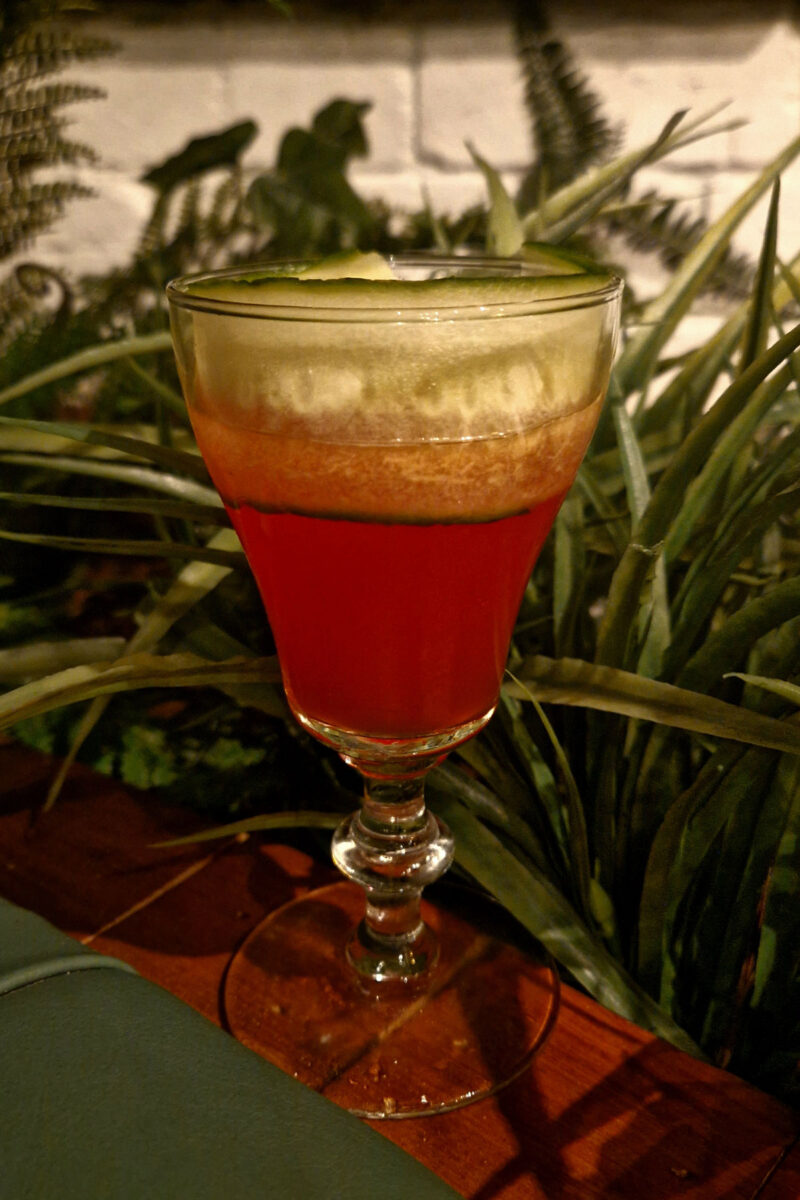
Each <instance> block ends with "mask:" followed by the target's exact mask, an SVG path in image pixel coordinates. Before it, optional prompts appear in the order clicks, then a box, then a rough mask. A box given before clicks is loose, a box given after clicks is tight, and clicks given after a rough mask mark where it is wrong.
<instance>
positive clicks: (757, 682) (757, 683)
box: [730, 671, 800, 706]
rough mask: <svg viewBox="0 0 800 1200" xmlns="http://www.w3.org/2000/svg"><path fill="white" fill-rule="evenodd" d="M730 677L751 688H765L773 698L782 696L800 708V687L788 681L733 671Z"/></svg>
mask: <svg viewBox="0 0 800 1200" xmlns="http://www.w3.org/2000/svg"><path fill="white" fill-rule="evenodd" d="M730 675H731V676H732V677H733V678H734V679H741V680H742V681H743V682H744V683H749V684H750V685H751V687H760V688H763V689H764V691H765V692H770V693H771V694H772V695H773V696H780V697H781V699H782V700H788V701H789V702H790V703H791V704H797V705H798V706H800V686H799V685H798V684H796V683H790V682H789V680H788V679H768V678H766V677H765V676H764V675H748V674H747V673H746V672H741V671H731V672H730Z"/></svg>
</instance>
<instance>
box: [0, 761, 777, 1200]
mask: <svg viewBox="0 0 800 1200" xmlns="http://www.w3.org/2000/svg"><path fill="white" fill-rule="evenodd" d="M51 770H52V764H51V763H50V762H49V761H48V760H46V759H44V758H43V757H41V756H36V755H31V754H29V753H28V752H27V751H23V750H20V749H19V748H17V747H14V746H5V747H0V780H2V781H3V782H2V785H0V792H1V793H2V795H1V796H0V894H3V895H4V896H6V897H8V898H9V899H11V900H13V901H15V902H17V903H19V904H23V905H25V906H26V907H28V908H31V909H34V910H35V911H37V912H39V913H41V914H42V915H43V916H45V917H47V918H48V919H49V920H50V921H52V922H53V923H54V924H55V925H57V926H59V927H60V928H62V929H65V930H67V931H68V932H70V933H72V934H73V935H74V936H76V937H79V938H80V939H81V940H83V941H86V942H88V943H90V944H92V945H93V946H94V947H95V948H97V949H99V950H101V951H103V952H105V953H110V954H113V955H116V956H118V957H120V958H122V959H125V960H126V961H128V962H130V963H131V964H132V965H133V966H134V967H136V968H137V970H139V971H140V972H141V973H142V974H143V975H144V976H146V977H147V978H150V979H152V980H153V981H154V982H156V983H159V984H160V985H161V986H163V987H166V988H167V989H168V990H169V991H171V992H173V993H174V994H175V995H177V996H179V997H180V998H181V999H183V1000H185V1001H186V1002H187V1003H189V1004H191V1005H193V1006H194V1007H195V1008H197V1009H198V1010H199V1011H200V1012H202V1013H204V1014H205V1015H206V1016H207V1017H208V1018H209V1019H211V1020H213V1021H215V1022H216V1023H218V1024H219V1023H223V1022H222V1010H221V1005H220V993H221V985H222V981H223V978H224V975H225V971H226V968H227V966H228V964H229V962H230V960H231V956H232V955H233V953H234V952H235V950H236V948H237V946H239V945H240V944H241V942H242V940H243V939H244V938H245V937H246V935H247V934H248V933H249V931H250V930H251V929H253V928H254V926H255V925H256V924H257V923H258V922H259V920H260V919H261V918H262V917H263V916H264V915H265V914H266V913H268V912H269V911H271V910H272V909H273V908H275V907H277V906H278V905H280V904H282V903H284V902H285V901H286V900H289V899H291V898H293V897H295V896H297V895H300V894H302V893H303V892H305V891H306V890H308V889H309V888H313V887H316V886H319V885H321V884H324V883H326V882H328V881H329V880H330V879H331V878H333V872H332V870H331V868H330V867H329V866H328V865H327V864H326V863H324V862H319V861H317V860H315V859H314V858H311V857H309V855H307V854H306V853H304V852H303V851H301V850H300V849H298V848H297V847H296V846H292V845H290V844H279V843H272V844H264V843H262V842H260V841H259V840H258V839H255V838H249V839H247V840H246V841H229V842H227V843H225V844H222V845H220V844H216V843H211V844H208V843H207V844H205V845H200V846H196V847H189V848H180V849H171V850H165V849H156V848H154V843H155V842H157V841H159V840H163V839H165V838H167V837H169V836H175V835H178V834H180V833H185V832H188V831H190V830H192V829H193V828H196V827H197V825H198V821H197V818H195V817H193V816H192V815H191V814H187V813H185V812H182V811H179V810H175V809H168V808H166V807H165V806H163V805H161V804H160V803H159V802H158V801H155V800H152V799H150V798H147V797H140V796H137V795H134V794H132V793H130V792H128V791H127V790H126V789H124V788H122V787H120V786H119V785H117V784H114V783H111V782H109V781H107V780H105V779H99V778H98V777H97V776H95V775H93V774H92V773H91V772H89V771H86V770H84V769H81V768H77V769H75V770H74V771H73V772H72V774H71V776H70V779H69V782H68V785H67V788H66V790H65V793H64V795H63V797H62V799H61V800H60V802H59V804H58V805H57V806H56V808H55V809H54V810H53V811H52V812H51V813H48V814H46V815H43V816H40V817H39V819H38V820H37V821H35V822H34V823H32V822H31V811H32V806H35V805H37V804H40V803H41V800H42V797H43V795H44V791H45V788H46V780H47V778H48V776H49V773H50V771H51ZM374 1124H375V1127H376V1128H377V1129H379V1131H380V1132H381V1133H382V1134H384V1135H385V1136H387V1137H389V1138H391V1140H392V1141H394V1142H396V1143H398V1144H399V1145H401V1146H403V1147H405V1148H406V1149H407V1150H408V1151H409V1152H410V1153H411V1154H413V1155H415V1156H416V1157H417V1158H419V1159H420V1160H421V1161H423V1162H424V1163H426V1164H427V1165H428V1166H429V1167H431V1168H432V1169H433V1170H434V1171H436V1172H437V1173H438V1174H439V1175H441V1176H442V1177H443V1178H444V1179H446V1180H447V1182H449V1183H450V1184H451V1185H452V1186H454V1187H455V1188H456V1189H457V1190H458V1191H460V1192H461V1194H462V1195H463V1196H465V1197H471V1198H474V1200H545V1198H546V1200H562V1198H563V1200H573V1198H574V1200H593V1198H595V1197H596V1198H598V1200H599V1198H601V1197H602V1198H604V1200H605V1198H607V1197H619V1198H621V1200H625V1198H627V1197H630V1198H631V1200H634V1198H635V1200H643V1198H645V1197H646V1198H647V1200H668V1198H669V1200H672V1198H673V1197H690V1198H692V1200H715V1198H717V1197H719V1198H720V1200H721V1198H722V1197H725V1198H726V1200H739V1198H741V1200H755V1198H756V1197H763V1200H797V1198H798V1197H800V1150H798V1148H797V1145H796V1143H795V1137H796V1134H797V1129H798V1118H797V1115H796V1114H795V1113H793V1112H792V1111H790V1110H789V1109H787V1108H785V1107H784V1106H783V1105H781V1104H779V1103H778V1102H777V1101H775V1100H773V1099H772V1098H770V1097H768V1096H765V1095H763V1094H762V1093H760V1092H758V1091H757V1090H756V1089H754V1088H751V1087H749V1086H748V1085H747V1084H745V1083H743V1082H741V1081H740V1080H738V1079H736V1078H735V1077H734V1076H731V1075H727V1074H725V1073H723V1072H721V1071H717V1070H716V1069H714V1068H713V1067H709V1066H707V1065H705V1064H702V1063H699V1062H696V1061H695V1060H693V1059H691V1058H689V1057H687V1056H686V1055H684V1054H681V1053H680V1052H679V1051H676V1050H673V1049H672V1048H671V1047H669V1046H667V1045H665V1044H664V1043H663V1042H660V1041H659V1040H658V1039H656V1038H653V1037H651V1036H650V1035H649V1034H646V1033H644V1032H643V1031H641V1030H639V1029H638V1028H636V1027H635V1026H632V1025H630V1024H629V1023H627V1022H625V1021H622V1020H620V1019H618V1018H616V1017H614V1016H613V1015H612V1014H610V1013H608V1012H606V1011H605V1010H604V1009H601V1008H600V1007H598V1006H597V1005H596V1004H595V1003H594V1002H593V1001H591V1000H589V999H587V998H586V997H584V996H582V995H580V994H579V993H578V992H576V991H574V990H572V989H570V988H564V989H563V996H562V1004H561V1010H560V1013H559V1016H558V1020H557V1022H556V1026H555V1030H554V1032H553V1033H552V1035H551V1037H550V1039H549V1040H548V1042H547V1043H546V1045H545V1047H544V1049H543V1050H542V1051H541V1052H540V1054H539V1055H538V1057H537V1058H536V1059H535V1061H534V1064H533V1067H532V1069H531V1070H530V1071H527V1072H526V1073H525V1074H524V1075H522V1076H521V1077H520V1078H519V1079H518V1080H517V1081H516V1082H515V1083H513V1084H512V1085H510V1086H509V1087H508V1088H506V1089H505V1090H504V1091H503V1092H501V1093H500V1094H499V1095H498V1096H496V1097H493V1098H491V1099H489V1100H484V1101H481V1102H480V1103H478V1104H474V1105H471V1106H470V1107H468V1108H464V1109H461V1110H459V1111H456V1112H453V1113H448V1114H445V1115H439V1116H435V1117H429V1118H420V1119H410V1120H404V1121H382V1122H375V1123H374Z"/></svg>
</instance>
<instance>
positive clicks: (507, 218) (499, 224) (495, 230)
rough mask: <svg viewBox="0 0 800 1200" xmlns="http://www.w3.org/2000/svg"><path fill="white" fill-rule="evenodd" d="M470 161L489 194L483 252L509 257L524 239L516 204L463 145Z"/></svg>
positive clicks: (474, 152) (491, 171)
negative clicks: (483, 180)
mask: <svg viewBox="0 0 800 1200" xmlns="http://www.w3.org/2000/svg"><path fill="white" fill-rule="evenodd" d="M467 149H468V150H469V152H470V154H471V155H472V161H473V162H474V163H475V165H476V167H478V169H479V170H480V171H481V173H482V175H483V177H484V179H485V181H486V188H487V190H488V193H489V217H488V222H487V229H486V249H487V252H488V253H489V254H496V255H499V256H500V257H501V258H510V257H511V256H512V255H513V254H518V253H519V251H520V249H521V247H522V243H523V241H524V240H525V238H524V234H523V232H522V222H521V221H520V219H519V214H518V213H517V209H516V205H515V204H514V201H513V200H512V199H511V197H510V196H509V194H508V192H507V191H506V189H505V185H504V184H503V181H502V179H501V178H500V176H499V174H498V173H497V171H495V169H494V167H493V166H491V164H490V163H488V162H487V161H486V159H485V158H481V156H480V154H478V152H477V150H476V149H475V148H474V147H473V146H471V145H470V144H469V143H467Z"/></svg>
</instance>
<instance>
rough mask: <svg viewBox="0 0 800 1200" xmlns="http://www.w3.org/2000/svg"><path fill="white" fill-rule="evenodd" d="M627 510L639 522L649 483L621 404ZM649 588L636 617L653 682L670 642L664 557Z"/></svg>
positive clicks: (617, 409) (618, 417) (618, 418)
mask: <svg viewBox="0 0 800 1200" xmlns="http://www.w3.org/2000/svg"><path fill="white" fill-rule="evenodd" d="M613 414H614V426H615V428H616V431H617V444H618V446H619V453H620V460H621V462H622V472H623V476H624V478H625V490H626V492H627V495H628V507H629V508H630V511H631V516H632V518H633V520H634V522H635V523H638V521H639V520H640V519H641V517H642V515H643V514H644V511H645V509H646V508H647V505H648V503H649V502H650V496H651V492H650V480H649V479H648V476H647V467H646V465H645V461H644V457H643V455H642V451H641V447H640V446H639V443H638V440H637V437H636V433H635V430H634V428H633V422H632V421H631V419H630V417H629V416H628V413H627V411H626V409H625V407H624V405H622V404H615V405H614V408H613ZM649 578H650V586H649V587H648V588H647V589H646V590H645V594H644V595H643V597H642V604H641V607H640V609H639V615H638V639H637V641H638V645H639V646H640V647H641V650H640V651H639V654H638V664H637V665H638V669H639V671H640V672H641V674H642V675H647V676H649V677H650V678H655V677H656V676H657V675H658V672H659V670H660V667H661V660H662V658H663V656H664V652H665V650H666V648H667V646H668V645H669V640H670V616H669V600H668V597H667V578H666V571H665V565H664V555H663V554H658V555H655V556H654V558H653V566H652V571H651V573H650V577H649Z"/></svg>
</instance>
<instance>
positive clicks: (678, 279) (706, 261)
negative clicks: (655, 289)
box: [614, 138, 800, 395]
mask: <svg viewBox="0 0 800 1200" xmlns="http://www.w3.org/2000/svg"><path fill="white" fill-rule="evenodd" d="M798 151H800V138H795V139H794V140H793V141H792V142H791V143H790V144H789V145H788V146H787V147H786V149H785V150H783V151H782V153H781V154H779V155H778V156H777V157H776V158H775V159H773V161H772V162H771V163H769V165H768V166H766V167H765V168H764V170H763V171H762V172H761V174H760V175H759V176H758V178H757V179H756V180H755V181H754V182H753V183H752V184H751V185H750V187H749V188H747V189H746V191H745V192H743V193H742V195H741V196H740V197H739V198H738V199H737V200H736V201H735V203H734V204H732V205H731V207H730V208H729V209H728V210H727V212H725V213H723V215H722V216H721V217H720V218H719V220H717V221H716V222H715V223H714V224H713V225H712V226H711V227H710V229H708V230H707V232H706V233H705V234H704V235H703V237H702V238H701V239H700V241H699V242H698V244H697V245H696V246H695V248H694V249H693V250H692V251H690V253H689V254H687V256H686V258H685V259H684V260H683V262H682V263H681V265H680V267H678V269H677V270H676V271H675V273H674V275H673V276H672V278H671V279H670V281H669V283H668V284H667V287H666V288H665V289H664V291H663V292H662V293H661V295H660V296H658V297H657V298H656V299H655V300H653V301H652V302H651V303H650V304H649V305H648V306H647V308H646V309H645V311H644V314H643V316H642V328H641V330H640V331H639V333H637V334H634V336H633V337H632V338H631V339H630V341H629V342H628V343H627V345H626V346H625V348H624V350H623V351H622V354H621V355H620V357H619V359H618V361H617V364H616V367H615V371H614V375H615V379H616V381H617V386H618V387H619V389H620V391H621V392H622V394H623V395H628V394H629V393H630V392H632V391H634V390H636V389H638V388H641V386H642V384H643V382H644V381H646V380H647V379H648V378H649V377H650V376H651V375H652V372H653V369H654V367H655V363H656V360H657V357H658V355H659V353H660V352H661V350H662V349H663V347H664V346H665V345H666V343H667V341H668V340H669V338H670V337H671V336H672V334H673V332H674V331H675V329H676V328H677V326H678V324H679V322H680V321H681V319H682V318H683V317H684V315H685V314H686V312H687V311H688V309H689V307H690V306H691V304H692V303H693V301H694V299H695V297H696V296H697V295H698V294H699V292H700V291H701V290H702V288H703V287H704V286H705V284H706V282H707V280H708V279H709V277H710V276H711V274H712V272H713V271H714V268H715V267H716V265H717V263H718V261H719V259H720V258H721V257H722V254H723V253H724V251H725V248H726V247H727V245H728V243H729V241H730V238H731V236H732V234H733V233H734V231H735V230H736V228H737V226H738V225H739V224H740V223H741V222H742V220H743V219H744V218H745V216H746V215H747V213H748V212H749V211H750V210H751V208H753V206H754V205H755V204H756V203H757V201H758V200H759V199H760V197H761V196H762V195H763V193H764V192H765V191H766V190H767V189H768V188H769V187H771V186H772V184H773V182H774V181H775V179H776V178H777V177H778V176H779V175H780V173H781V172H782V171H783V170H785V168H786V167H787V166H788V165H789V164H790V163H791V162H792V160H793V159H794V158H795V157H796V156H797V153H798Z"/></svg>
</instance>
